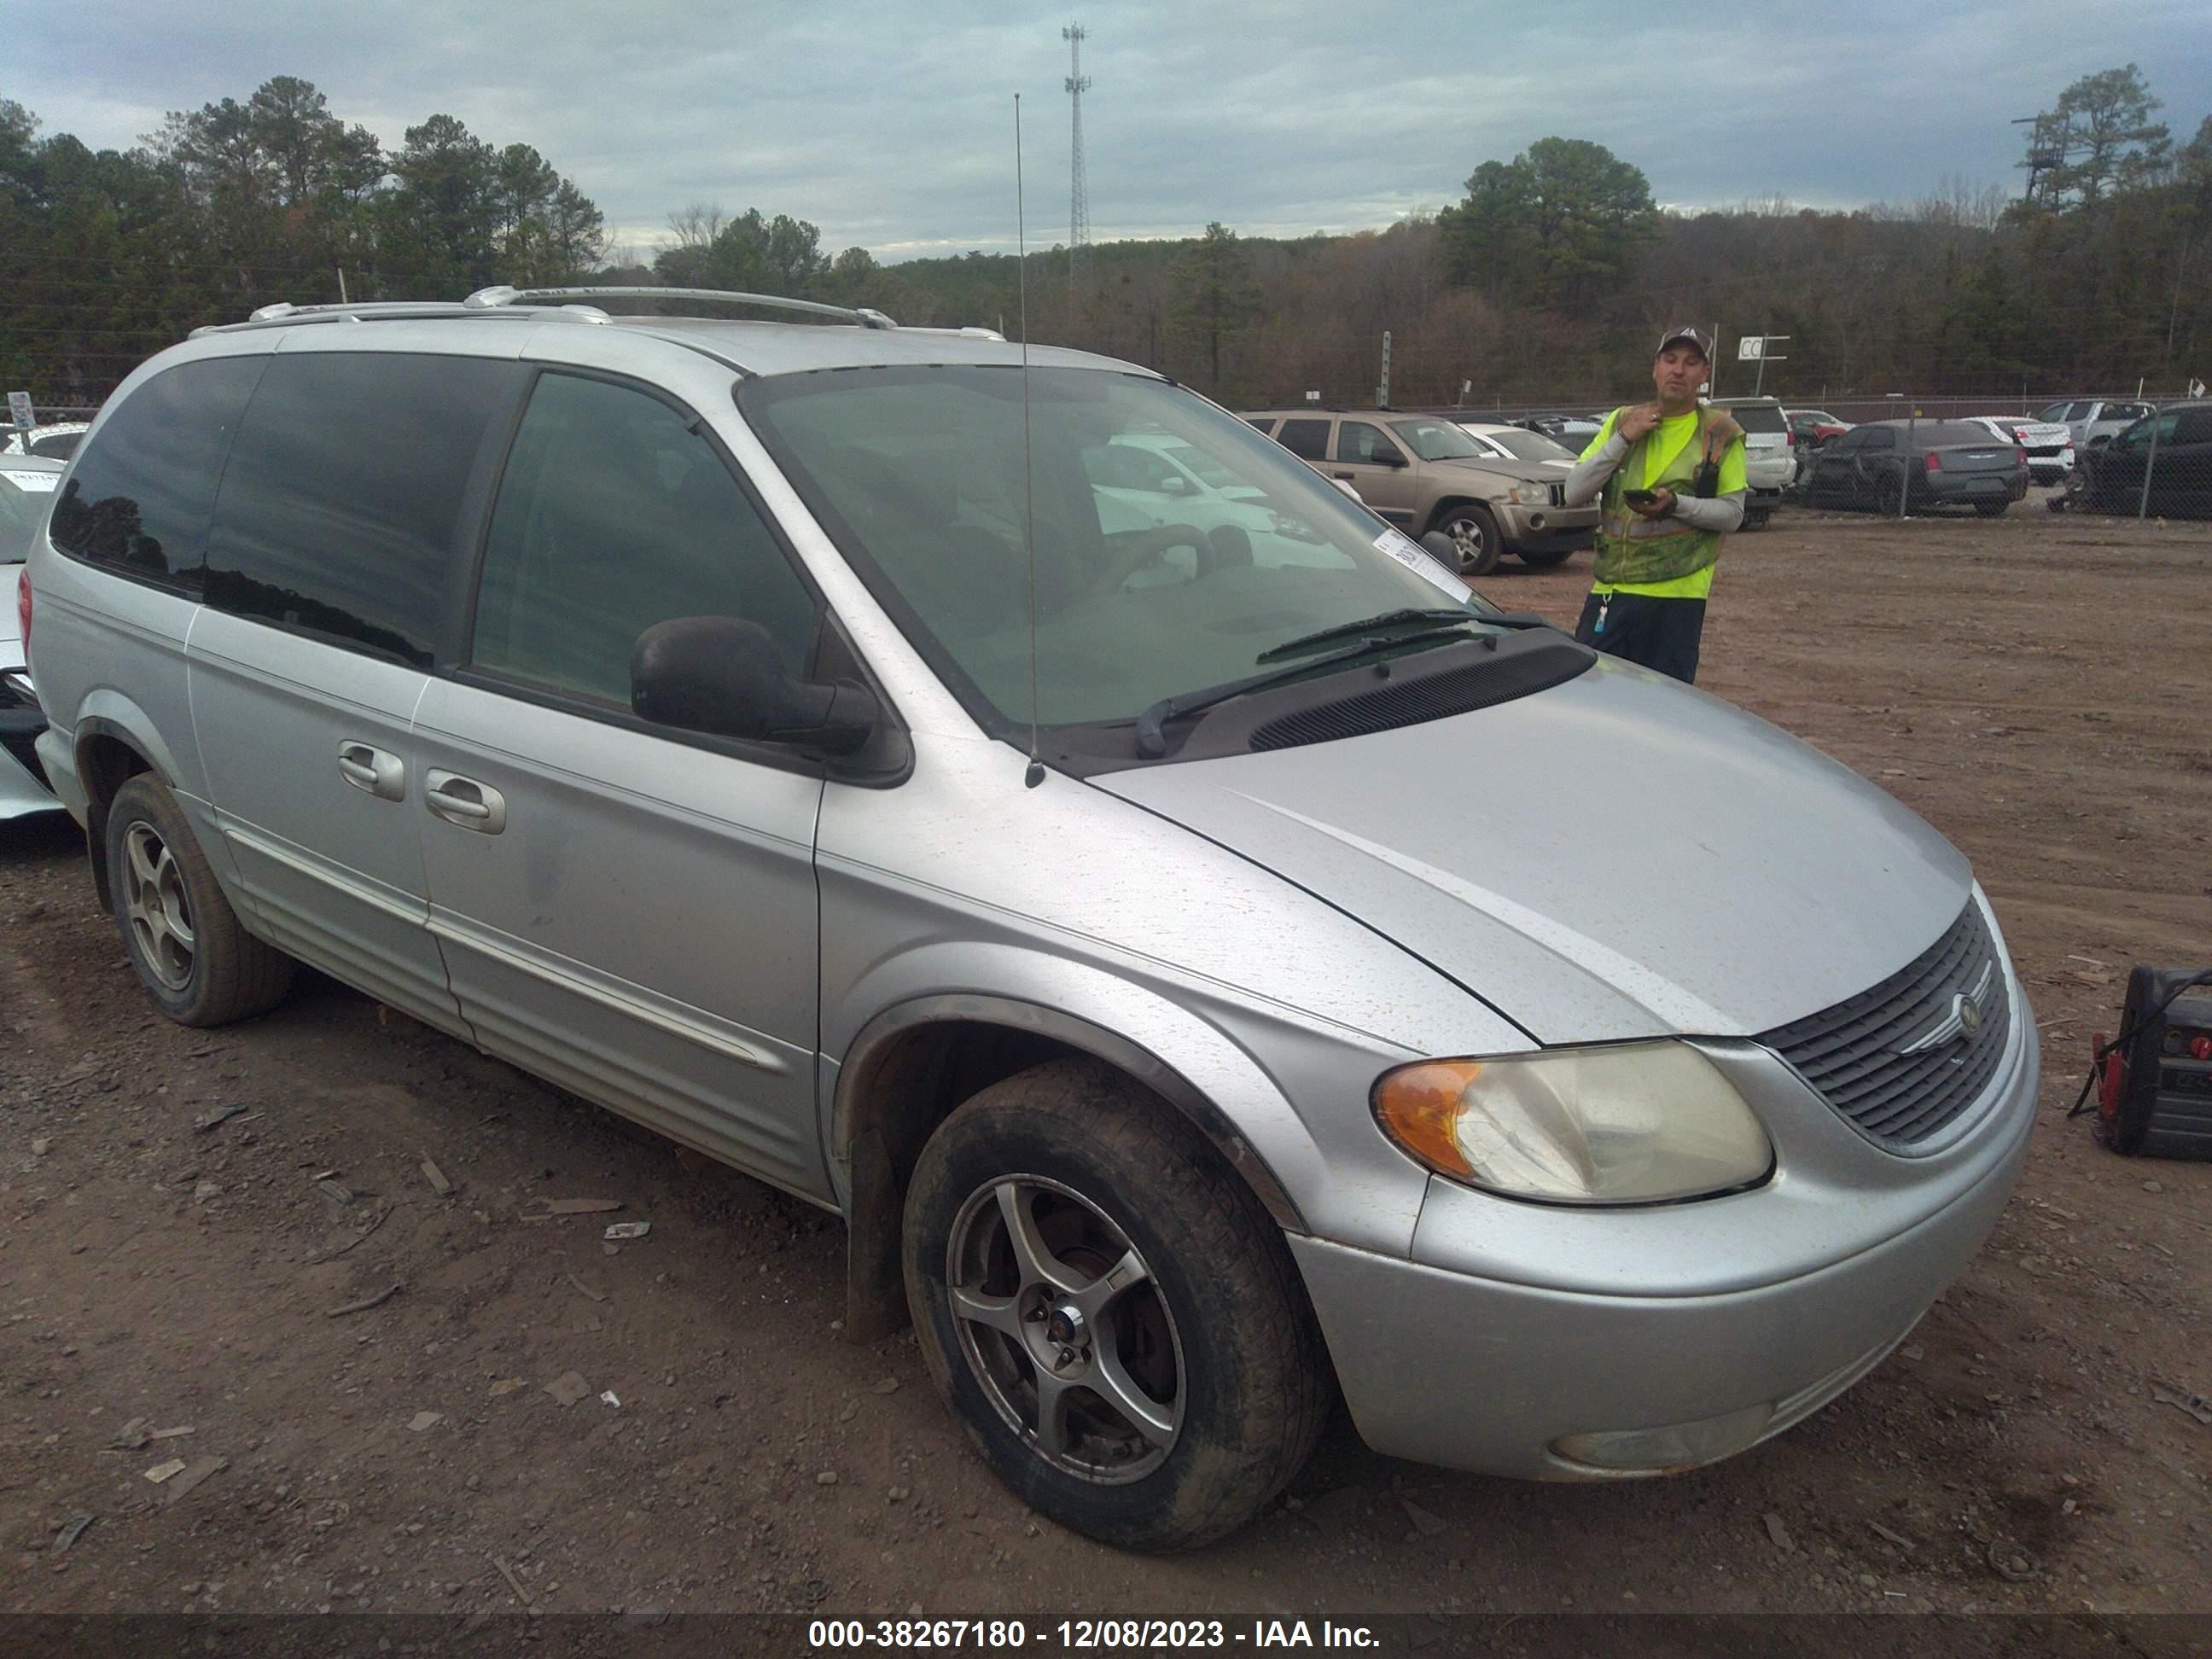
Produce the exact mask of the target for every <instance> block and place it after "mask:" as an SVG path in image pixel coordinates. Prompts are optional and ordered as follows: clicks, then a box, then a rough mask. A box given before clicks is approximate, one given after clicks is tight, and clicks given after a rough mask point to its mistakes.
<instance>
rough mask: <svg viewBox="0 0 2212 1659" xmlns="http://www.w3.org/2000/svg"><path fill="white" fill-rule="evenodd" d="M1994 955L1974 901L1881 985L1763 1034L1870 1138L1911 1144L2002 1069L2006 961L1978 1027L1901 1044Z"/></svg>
mask: <svg viewBox="0 0 2212 1659" xmlns="http://www.w3.org/2000/svg"><path fill="white" fill-rule="evenodd" d="M1996 956H1997V951H1996V939H1994V938H1992V937H1991V935H1990V930H1989V927H1988V926H1987V924H1985V923H1984V921H1983V920H1982V913H1981V909H1980V907H1979V906H1978V905H1976V904H1975V903H1973V902H1972V901H1971V900H1970V901H1968V902H1967V904H1966V908H1965V909H1964V910H1962V911H1960V913H1959V918H1958V920H1957V921H1954V922H1953V923H1952V924H1951V926H1950V927H1948V928H1947V929H1945V930H1944V933H1943V936H1942V938H1941V939H1937V940H1936V942H1935V943H1934V944H1933V945H1929V947H1928V949H1927V950H1925V951H1922V952H1921V953H1920V955H1919V956H1918V957H1915V958H1914V959H1913V960H1912V961H1911V962H1910V963H1906V964H1905V967H1903V968H1902V969H1899V970H1898V971H1897V972H1896V973H1894V974H1893V975H1890V976H1889V977H1888V978H1887V979H1886V980H1884V981H1881V984H1879V985H1875V986H1872V987H1869V988H1868V989H1866V990H1864V991H1862V992H1860V993H1859V994H1857V996H1853V997H1846V998H1844V1000H1843V1001H1841V1002H1838V1003H1837V1004H1835V1005H1834V1006H1832V1007H1828V1008H1824V1009H1822V1010H1821V1011H1820V1012H1818V1013H1816V1014H1809V1015H1808V1016H1807V1017H1806V1018H1803V1019H1801V1020H1796V1021H1793V1022H1792V1023H1791V1024H1788V1025H1780V1026H1777V1027H1776V1028H1775V1029H1774V1030H1771V1031H1767V1032H1764V1033H1762V1034H1761V1035H1760V1036H1759V1041H1760V1042H1764V1043H1765V1044H1766V1045H1767V1047H1769V1048H1772V1049H1773V1050H1774V1051H1775V1052H1776V1053H1778V1054H1780V1055H1781V1056H1782V1057H1783V1058H1784V1060H1788V1061H1789V1062H1790V1065H1792V1066H1795V1067H1796V1070H1797V1073H1798V1074H1799V1075H1800V1076H1801V1077H1802V1078H1803V1079H1805V1081H1806V1082H1807V1083H1808V1084H1809V1085H1811V1086H1812V1087H1813V1089H1814V1091H1816V1092H1818V1093H1819V1094H1820V1097H1821V1098H1822V1099H1824V1100H1826V1102H1827V1103H1829V1104H1830V1105H1831V1106H1832V1107H1834V1108H1835V1109H1836V1110H1837V1111H1838V1113H1839V1114H1840V1115H1842V1116H1843V1117H1844V1119H1845V1120H1846V1121H1849V1122H1850V1124H1851V1125H1852V1126H1853V1127H1856V1128H1857V1130H1858V1131H1859V1132H1860V1133H1862V1134H1863V1135H1865V1136H1866V1137H1867V1138H1868V1139H1870V1140H1873V1141H1875V1143H1877V1144H1878V1145H1881V1146H1887V1147H1890V1148H1892V1149H1893V1150H1899V1151H1901V1150H1907V1149H1910V1148H1911V1146H1914V1145H1916V1144H1917V1143H1918V1142H1920V1141H1923V1140H1925V1139H1928V1138H1929V1136H1930V1135H1933V1134H1935V1133H1937V1132H1938V1131H1939V1130H1941V1129H1942V1128H1943V1127H1945V1126H1946V1125H1947V1124H1948V1123H1950V1122H1952V1121H1954V1119H1956V1118H1957V1117H1958V1115H1960V1113H1961V1112H1963V1111H1965V1110H1966V1108H1967V1107H1968V1106H1970V1105H1972V1103H1973V1102H1974V1101H1975V1100H1976V1099H1977V1098H1978V1097H1980V1095H1981V1093H1982V1091H1983V1090H1984V1089H1985V1088H1987V1087H1988V1086H1989V1082H1990V1078H1991V1077H1992V1076H1993V1075H1994V1074H1995V1073H1996V1067H1997V1061H1998V1060H2000V1059H2001V1058H2002V1055H2003V1054H2004V1048H2005V1041H2006V1039H2007V1037H2008V1036H2009V1035H2010V1033H2011V1030H2012V1018H2013V1015H2012V1004H2011V996H2010V993H2009V991H2008V987H2007V982H2006V979H2005V975H2004V972H2003V969H2002V965H2001V964H2000V965H1998V966H1997V969H1996V972H1995V974H1994V975H1993V976H1992V979H1991V987H1992V989H1991V991H1990V994H1987V995H1985V996H1984V999H1983V1008H1982V1024H1981V1030H1979V1031H1978V1032H1977V1033H1976V1034H1975V1035H1974V1036H1972V1037H1971V1038H1962V1039H1960V1040H1959V1041H1955V1042H1944V1043H1942V1044H1939V1045H1938V1046H1936V1048H1929V1049H1924V1050H1923V1051H1922V1052H1920V1053H1918V1054H1905V1053H1901V1052H1899V1051H1900V1050H1902V1049H1903V1048H1905V1047H1906V1046H1908V1045H1909V1044H1911V1042H1915V1041H1916V1040H1917V1039H1918V1038H1920V1037H1921V1036H1923V1035H1925V1034H1926V1033H1927V1032H1928V1031H1929V1030H1932V1029H1933V1028H1935V1027H1936V1025H1938V1024H1940V1023H1941V1022H1942V1020H1943V1019H1944V1018H1945V1017H1946V1015H1947V1014H1948V1012H1949V1011H1950V1009H1951V1006H1952V999H1953V998H1954V996H1956V995H1958V994H1960V993H1961V992H1970V991H1972V989H1973V987H1974V985H1975V983H1976V981H1978V979H1979V978H1980V976H1981V975H1982V972H1983V969H1984V965H1985V964H1990V963H1996Z"/></svg>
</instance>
